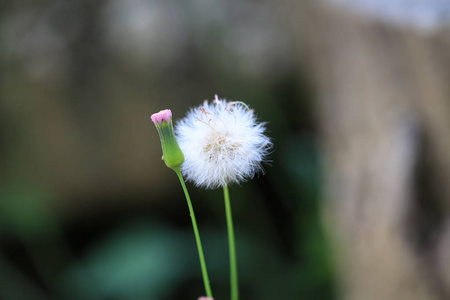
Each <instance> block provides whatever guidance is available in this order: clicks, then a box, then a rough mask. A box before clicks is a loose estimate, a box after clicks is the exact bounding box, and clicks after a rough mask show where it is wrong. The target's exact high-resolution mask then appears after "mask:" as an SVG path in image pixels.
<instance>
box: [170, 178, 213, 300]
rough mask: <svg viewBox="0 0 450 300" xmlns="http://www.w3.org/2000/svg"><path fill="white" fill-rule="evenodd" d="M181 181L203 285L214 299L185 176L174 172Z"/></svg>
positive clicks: (208, 294) (207, 293)
mask: <svg viewBox="0 0 450 300" xmlns="http://www.w3.org/2000/svg"><path fill="white" fill-rule="evenodd" d="M174 171H175V173H177V175H178V178H179V179H180V182H181V186H182V187H183V191H184V195H185V196H186V200H187V204H188V207H189V214H190V215H191V220H192V227H193V228H194V235H195V241H196V242H197V250H198V256H199V258H200V266H201V268H202V275H203V283H204V284H205V291H206V295H207V296H208V297H211V298H212V297H213V295H212V292H211V286H210V285H209V277H208V271H207V270H206V263H205V257H204V255H203V247H202V241H201V240H200V233H199V232H198V227H197V221H196V220H195V214H194V208H193V206H192V202H191V198H190V197H189V193H188V190H187V188H186V184H185V183H184V179H183V176H182V175H181V172H180V170H174Z"/></svg>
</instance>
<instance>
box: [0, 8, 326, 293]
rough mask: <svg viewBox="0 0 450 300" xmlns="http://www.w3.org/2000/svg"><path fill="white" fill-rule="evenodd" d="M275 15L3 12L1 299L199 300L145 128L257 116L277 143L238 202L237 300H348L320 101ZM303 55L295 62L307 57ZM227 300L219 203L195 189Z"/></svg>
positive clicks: (182, 207) (176, 201)
mask: <svg viewBox="0 0 450 300" xmlns="http://www.w3.org/2000/svg"><path fill="white" fill-rule="evenodd" d="M279 8H280V7H279V6H275V5H274V3H272V2H271V1H251V0H245V1H221V0H212V1H205V0H194V1H183V0H168V1H167V0H109V1H107V0H104V1H88V0H80V1H56V0H54V1H50V0H49V1H36V2H34V1H10V0H6V1H2V5H0V39H1V44H0V66H1V68H0V80H1V85H0V92H1V94H0V97H1V98H0V105H1V107H0V139H1V142H0V154H1V155H0V165H1V171H0V176H1V177H0V230H1V231H0V239H1V240H0V242H1V244H0V298H1V299H5V300H34V299H92V300H100V299H103V300H106V299H108V300H116V299H117V300H119V299H120V300H128V299H129V300H140V299H147V300H152V299H197V297H199V296H201V295H203V294H204V290H203V284H202V281H201V273H200V267H199V263H198V257H197V252H196V246H195V241H194V236H193V233H192V228H191V223H190V219H189V214H188V210H187V205H186V201H185V199H184V196H183V192H182V190H181V187H180V185H179V183H178V181H177V178H176V176H175V174H174V173H173V172H172V171H171V170H169V169H167V168H166V167H165V165H164V163H163V162H162V161H161V148H160V143H159V139H158V136H157V132H156V130H155V128H154V125H153V124H152V123H151V121H150V115H151V114H152V113H154V112H157V111H159V110H161V109H165V108H170V109H172V111H173V114H174V119H175V120H177V119H180V118H182V117H183V116H184V114H185V113H186V111H187V110H188V109H189V108H190V107H192V106H195V105H198V104H199V103H201V102H202V101H203V100H204V99H210V100H211V99H213V97H214V94H218V95H219V96H220V97H221V98H226V99H231V100H236V101H244V102H246V103H248V104H249V105H250V106H251V107H252V108H254V109H255V111H256V113H257V115H258V119H259V120H260V121H265V122H267V129H268V135H269V136H270V137H271V138H272V140H273V142H274V151H273V153H272V154H271V155H270V157H269V159H270V163H268V164H266V165H265V166H264V168H265V174H264V175H263V174H260V175H259V176H257V177H256V178H255V179H253V180H251V181H249V182H246V183H242V184H241V185H240V186H237V185H235V186H232V187H231V190H230V192H231V198H232V205H233V212H234V218H235V229H236V235H237V251H238V260H239V272H240V273H239V276H240V285H241V297H242V299H248V300H250V299H261V300H265V299H315V300H321V299H326V300H332V299H334V298H335V296H334V295H335V292H334V287H333V282H334V279H333V267H332V265H333V263H332V257H331V250H330V247H329V245H328V241H327V239H326V236H325V234H324V230H323V228H322V226H321V222H320V213H319V210H320V206H321V202H320V194H321V174H320V165H319V156H320V153H319V147H318V142H317V133H316V126H315V124H314V122H313V119H314V117H313V116H314V110H313V108H312V105H311V101H312V99H313V97H312V93H311V91H310V87H309V82H308V80H306V78H307V76H306V75H305V74H304V72H303V70H302V69H300V67H299V64H298V63H297V61H296V58H295V55H294V52H295V47H294V44H293V42H292V41H293V38H292V36H291V35H292V33H291V32H290V29H289V26H288V24H287V22H286V18H285V17H284V15H283V13H281V12H280V11H279ZM297 46H298V45H297ZM188 188H189V190H190V192H191V196H192V199H193V201H194V206H195V210H196V214H197V218H198V223H199V227H200V232H201V235H202V240H203V244H204V250H205V255H206V260H207V263H208V266H209V273H210V279H211V284H212V288H213V292H214V294H215V298H216V299H219V300H220V299H227V298H228V289H229V283H228V276H229V275H228V252H227V237H226V224H225V215H224V208H223V200H222V192H221V191H220V190H214V191H206V190H199V189H197V188H195V187H194V186H192V185H191V184H188Z"/></svg>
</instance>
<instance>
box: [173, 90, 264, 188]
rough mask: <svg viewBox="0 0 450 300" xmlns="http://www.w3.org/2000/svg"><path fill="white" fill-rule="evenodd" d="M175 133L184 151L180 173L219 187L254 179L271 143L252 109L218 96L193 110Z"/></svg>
mask: <svg viewBox="0 0 450 300" xmlns="http://www.w3.org/2000/svg"><path fill="white" fill-rule="evenodd" d="M175 132H176V135H177V139H178V143H179V145H180V148H181V150H182V151H183V153H184V156H185V161H184V163H183V165H182V166H181V172H182V173H183V175H184V176H185V178H186V179H187V180H189V181H192V182H194V183H195V184H196V185H198V186H202V187H205V188H218V187H222V186H225V185H228V184H230V183H238V182H241V181H245V180H246V179H249V178H252V177H253V175H254V174H255V173H256V172H257V171H260V170H262V168H261V163H262V162H263V161H264V159H265V157H266V156H267V154H268V151H269V149H270V148H271V146H272V143H271V142H270V139H269V138H268V137H267V136H265V134H264V132H265V127H264V123H258V122H257V120H256V117H255V115H254V112H253V110H251V109H249V107H248V106H247V105H246V104H245V103H242V102H227V101H226V100H224V99H218V97H217V95H216V99H215V100H214V101H213V102H212V103H208V102H207V101H205V102H204V103H203V105H201V106H200V107H197V108H194V109H191V110H190V111H189V112H188V114H187V116H186V117H185V118H184V119H182V120H181V121H179V122H178V124H177V126H176V128H175Z"/></svg>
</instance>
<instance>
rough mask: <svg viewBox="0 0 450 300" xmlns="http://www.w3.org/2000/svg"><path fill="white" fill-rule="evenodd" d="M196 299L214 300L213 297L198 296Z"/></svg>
mask: <svg viewBox="0 0 450 300" xmlns="http://www.w3.org/2000/svg"><path fill="white" fill-rule="evenodd" d="M198 300H214V299H213V298H211V297H200V298H198Z"/></svg>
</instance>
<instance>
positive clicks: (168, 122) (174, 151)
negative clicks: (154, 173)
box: [151, 109, 184, 171]
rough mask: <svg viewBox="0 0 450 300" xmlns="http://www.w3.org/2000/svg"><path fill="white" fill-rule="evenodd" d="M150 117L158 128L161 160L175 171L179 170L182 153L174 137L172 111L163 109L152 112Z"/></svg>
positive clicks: (182, 159) (182, 157) (182, 158)
mask: <svg viewBox="0 0 450 300" xmlns="http://www.w3.org/2000/svg"><path fill="white" fill-rule="evenodd" d="M151 119H152V121H153V123H155V126H156V130H158V134H159V139H160V140H161V147H162V152H163V160H164V162H165V163H166V166H168V167H169V168H171V169H172V170H175V171H176V170H179V169H180V167H181V164H182V163H183V162H184V155H183V152H182V151H181V149H180V146H178V142H177V139H176V138H175V132H174V130H173V124H172V112H171V111H170V109H165V110H162V111H160V112H159V113H156V114H153V115H152V116H151Z"/></svg>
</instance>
